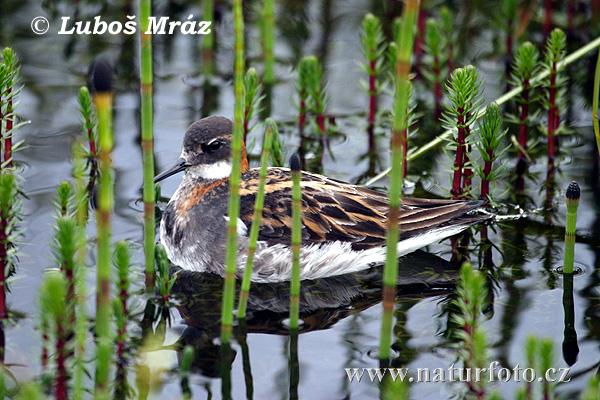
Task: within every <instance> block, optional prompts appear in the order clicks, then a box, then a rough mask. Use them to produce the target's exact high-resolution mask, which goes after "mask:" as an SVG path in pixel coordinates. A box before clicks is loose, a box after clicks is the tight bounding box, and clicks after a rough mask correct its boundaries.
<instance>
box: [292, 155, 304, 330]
mask: <svg viewBox="0 0 600 400" xmlns="http://www.w3.org/2000/svg"><path fill="white" fill-rule="evenodd" d="M290 170H291V174H292V279H291V282H290V330H292V331H296V330H297V329H298V319H299V313H300V247H301V245H302V188H301V186H300V181H301V179H302V171H301V170H300V157H298V155H297V154H294V155H292V158H290Z"/></svg>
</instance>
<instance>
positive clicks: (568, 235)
mask: <svg viewBox="0 0 600 400" xmlns="http://www.w3.org/2000/svg"><path fill="white" fill-rule="evenodd" d="M580 193H581V191H580V189H579V185H578V184H577V182H575V181H573V182H571V183H570V184H569V187H568V188H567V193H566V194H565V197H566V200H567V223H566V227H565V256H564V264H563V273H565V274H572V273H573V261H574V260H573V259H574V256H575V226H576V224H577V207H578V206H579V196H580Z"/></svg>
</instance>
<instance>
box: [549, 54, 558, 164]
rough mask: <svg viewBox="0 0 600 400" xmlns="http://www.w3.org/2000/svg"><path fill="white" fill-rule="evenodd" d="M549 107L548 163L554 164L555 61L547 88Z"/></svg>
mask: <svg viewBox="0 0 600 400" xmlns="http://www.w3.org/2000/svg"><path fill="white" fill-rule="evenodd" d="M549 97H550V98H549V99H548V102H549V103H550V109H549V110H548V164H550V162H552V164H554V157H555V156H556V150H555V148H554V130H555V126H556V114H557V112H556V111H557V110H556V108H557V107H556V63H555V62H553V63H552V72H551V73H550V90H549Z"/></svg>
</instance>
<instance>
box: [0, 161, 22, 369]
mask: <svg viewBox="0 0 600 400" xmlns="http://www.w3.org/2000/svg"><path fill="white" fill-rule="evenodd" d="M20 219H21V198H20V196H19V183H18V178H17V176H16V175H15V174H14V173H13V172H12V171H11V170H9V169H5V170H2V171H1V172H0V323H2V322H3V321H4V320H5V319H6V318H7V316H8V311H7V306H6V292H7V291H9V286H8V280H9V278H10V277H11V276H13V275H14V274H15V272H16V262H17V254H18V248H17V247H16V244H17V243H18V241H19V238H20V237H21V231H20V229H19V227H18V222H19V220H20ZM0 352H2V354H0V359H2V360H4V349H3V348H2V349H0Z"/></svg>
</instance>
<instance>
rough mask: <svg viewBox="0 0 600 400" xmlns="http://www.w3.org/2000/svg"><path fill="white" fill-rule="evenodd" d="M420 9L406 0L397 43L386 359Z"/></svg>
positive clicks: (385, 297) (415, 0)
mask: <svg viewBox="0 0 600 400" xmlns="http://www.w3.org/2000/svg"><path fill="white" fill-rule="evenodd" d="M418 13H419V2H418V0H407V1H405V2H404V8H403V10H402V20H401V26H400V30H399V34H398V38H397V40H396V43H397V44H398V50H397V53H396V93H395V99H394V121H393V124H392V166H391V176H390V189H389V204H390V211H389V213H388V225H387V233H386V246H387V252H386V260H385V266H384V270H383V318H382V321H381V342H380V345H379V358H380V359H382V360H387V359H388V358H389V356H390V343H391V334H392V320H393V312H394V303H395V297H396V280H397V277H398V257H397V249H396V245H397V244H398V239H399V237H400V226H399V224H398V219H399V215H400V205H401V202H402V201H401V198H400V196H401V193H402V186H403V179H402V173H403V163H404V160H403V158H404V153H403V151H404V146H406V143H405V142H404V135H403V131H404V129H405V128H406V123H407V118H406V110H407V108H408V99H409V96H410V86H409V85H410V82H409V81H408V74H409V72H410V57H411V55H412V52H413V45H414V29H415V24H416V22H417V15H418Z"/></svg>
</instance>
